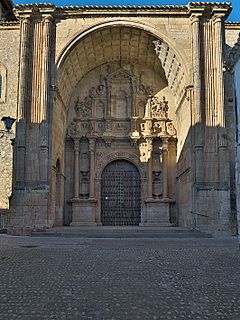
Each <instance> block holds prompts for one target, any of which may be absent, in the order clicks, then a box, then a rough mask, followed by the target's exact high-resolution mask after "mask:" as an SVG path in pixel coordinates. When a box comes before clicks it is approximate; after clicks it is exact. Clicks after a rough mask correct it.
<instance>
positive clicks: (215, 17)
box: [212, 12, 225, 24]
mask: <svg viewBox="0 0 240 320" xmlns="http://www.w3.org/2000/svg"><path fill="white" fill-rule="evenodd" d="M224 17H225V14H224V13H220V12H216V13H214V15H213V18H212V20H213V23H214V24H216V23H222V22H223V18H224Z"/></svg>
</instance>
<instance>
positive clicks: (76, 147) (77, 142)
mask: <svg viewBox="0 0 240 320" xmlns="http://www.w3.org/2000/svg"><path fill="white" fill-rule="evenodd" d="M79 156H80V140H79V139H74V198H75V199H79V182H80V181H79V174H80V172H79V170H80V165H79V158H80V157H79Z"/></svg>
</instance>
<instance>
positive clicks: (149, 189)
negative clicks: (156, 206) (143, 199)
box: [147, 157, 153, 199]
mask: <svg viewBox="0 0 240 320" xmlns="http://www.w3.org/2000/svg"><path fill="white" fill-rule="evenodd" d="M147 177H148V179H147V198H148V199H152V197H153V196H152V191H153V188H152V185H153V182H152V157H150V158H149V160H148V163H147Z"/></svg>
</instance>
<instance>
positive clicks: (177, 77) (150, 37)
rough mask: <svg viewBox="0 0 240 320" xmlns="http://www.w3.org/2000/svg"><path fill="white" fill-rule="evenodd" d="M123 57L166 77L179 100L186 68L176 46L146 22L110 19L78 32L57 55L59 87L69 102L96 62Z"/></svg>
mask: <svg viewBox="0 0 240 320" xmlns="http://www.w3.org/2000/svg"><path fill="white" fill-rule="evenodd" d="M117 61H124V62H125V63H126V62H127V63H129V64H131V63H134V64H139V65H144V66H146V67H149V68H150V69H153V70H155V71H156V72H158V73H159V74H160V75H161V77H162V78H165V79H167V83H168V85H169V87H170V88H171V89H172V91H173V95H174V96H175V99H176V100H179V99H180V98H181V96H182V94H183V92H184V88H185V86H186V78H187V77H186V74H187V72H186V69H185V68H184V64H183V62H182V61H183V59H182V57H181V55H180V54H179V53H178V52H177V51H176V50H175V48H174V47H173V46H172V45H171V44H169V42H168V43H167V42H166V41H165V40H163V37H160V36H159V35H157V34H156V33H155V34H154V33H153V31H152V30H150V29H149V28H147V27H146V26H145V25H143V26H141V25H138V26H136V25H135V24H132V23H130V22H126V21H124V23H123V21H120V22H116V21H115V22H114V23H112V24H111V23H107V24H104V25H100V26H98V27H96V26H95V27H94V28H92V29H90V30H87V31H85V32H83V33H81V34H79V35H78V36H76V37H75V38H74V39H73V40H72V41H71V42H70V43H69V44H68V45H67V46H66V47H65V48H64V50H63V51H62V53H61V54H60V56H59V58H58V62H57V67H58V81H57V88H58V92H59V94H60V95H61V99H62V102H63V103H64V105H65V106H67V105H68V102H69V99H70V97H71V93H72V90H73V89H74V88H75V87H76V85H77V84H78V83H79V81H80V80H81V79H82V77H83V76H84V75H86V74H87V73H88V72H90V71H91V70H93V69H94V68H96V67H97V66H100V65H103V64H107V63H111V62H117Z"/></svg>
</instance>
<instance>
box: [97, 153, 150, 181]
mask: <svg viewBox="0 0 240 320" xmlns="http://www.w3.org/2000/svg"><path fill="white" fill-rule="evenodd" d="M115 160H127V161H130V162H132V163H133V164H134V165H135V166H136V167H137V168H138V170H139V172H140V176H141V179H145V178H146V169H145V167H146V166H145V165H143V164H142V163H141V162H140V160H139V156H138V155H136V154H133V153H131V152H121V151H115V152H111V153H110V154H109V153H106V154H105V153H104V154H103V153H102V154H101V157H100V158H99V154H98V153H97V157H96V163H97V165H96V178H97V179H101V176H102V172H103V170H104V168H105V167H106V166H107V165H108V164H109V163H110V162H112V161H115ZM144 169H145V170H144Z"/></svg>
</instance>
